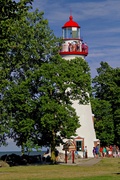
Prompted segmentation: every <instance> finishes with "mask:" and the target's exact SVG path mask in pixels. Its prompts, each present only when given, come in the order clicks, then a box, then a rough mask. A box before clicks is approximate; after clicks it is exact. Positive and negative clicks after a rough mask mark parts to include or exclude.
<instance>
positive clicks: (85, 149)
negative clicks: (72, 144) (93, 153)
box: [84, 146, 88, 158]
mask: <svg viewBox="0 0 120 180" xmlns="http://www.w3.org/2000/svg"><path fill="white" fill-rule="evenodd" d="M84 158H88V155H87V146H85V148H84Z"/></svg>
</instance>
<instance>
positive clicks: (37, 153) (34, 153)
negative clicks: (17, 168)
mask: <svg viewBox="0 0 120 180" xmlns="http://www.w3.org/2000/svg"><path fill="white" fill-rule="evenodd" d="M45 152H46V151H40V152H38V151H32V152H30V153H29V155H31V156H32V155H41V156H42V155H43V154H44V153H45ZM10 154H16V155H19V156H21V151H0V157H1V156H3V155H10ZM25 154H27V155H28V153H25Z"/></svg>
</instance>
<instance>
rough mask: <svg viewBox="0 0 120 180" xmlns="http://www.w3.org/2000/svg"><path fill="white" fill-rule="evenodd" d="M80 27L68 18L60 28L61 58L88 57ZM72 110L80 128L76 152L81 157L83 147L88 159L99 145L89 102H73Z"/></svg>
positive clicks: (75, 138) (61, 149) (76, 138)
mask: <svg viewBox="0 0 120 180" xmlns="http://www.w3.org/2000/svg"><path fill="white" fill-rule="evenodd" d="M80 34H81V32H80V26H79V24H78V23H77V22H75V21H74V20H73V17H72V16H70V17H69V21H67V22H66V23H65V24H64V25H63V27H62V38H63V43H62V47H61V51H60V55H61V57H62V58H64V59H66V60H72V59H74V58H76V57H81V58H83V59H84V60H85V57H86V56H87V55H88V46H87V44H86V43H84V42H83V39H82V38H81V35H80ZM72 106H73V108H74V109H75V111H76V114H77V116H78V117H80V118H79V122H80V125H81V126H80V128H78V129H77V130H76V134H77V136H76V137H73V141H74V143H75V147H76V150H77V152H78V153H79V155H80V156H81V157H83V153H84V147H87V152H88V157H93V152H92V150H93V147H94V146H96V145H97V144H98V143H99V140H98V139H96V133H95V129H94V118H93V114H92V109H91V104H90V102H89V103H88V104H87V105H83V104H79V101H78V100H75V101H73V105H72ZM58 150H59V152H62V151H63V147H62V145H61V146H60V147H58Z"/></svg>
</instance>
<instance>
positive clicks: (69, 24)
mask: <svg viewBox="0 0 120 180" xmlns="http://www.w3.org/2000/svg"><path fill="white" fill-rule="evenodd" d="M67 27H77V28H80V26H79V25H78V23H76V22H75V21H73V17H72V16H70V17H69V21H67V22H66V23H65V24H64V26H63V27H62V28H67Z"/></svg>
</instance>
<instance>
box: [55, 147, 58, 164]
mask: <svg viewBox="0 0 120 180" xmlns="http://www.w3.org/2000/svg"><path fill="white" fill-rule="evenodd" d="M58 155H59V151H58V150H57V149H55V160H56V162H57V161H58Z"/></svg>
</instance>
